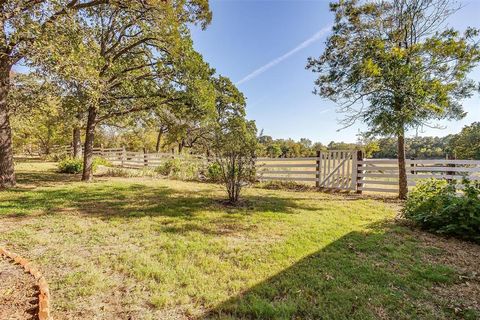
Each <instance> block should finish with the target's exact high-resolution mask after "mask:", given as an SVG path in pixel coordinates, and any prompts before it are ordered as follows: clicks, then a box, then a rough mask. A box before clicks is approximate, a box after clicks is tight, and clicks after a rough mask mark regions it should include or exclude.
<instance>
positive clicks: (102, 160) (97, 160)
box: [93, 157, 113, 170]
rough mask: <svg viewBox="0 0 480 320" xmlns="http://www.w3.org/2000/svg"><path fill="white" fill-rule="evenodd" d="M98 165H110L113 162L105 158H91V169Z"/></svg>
mask: <svg viewBox="0 0 480 320" xmlns="http://www.w3.org/2000/svg"><path fill="white" fill-rule="evenodd" d="M98 166H104V167H112V166H113V164H112V163H111V162H110V161H109V160H107V159H105V158H102V157H95V158H93V169H94V170H95V169H96V168H97V167H98Z"/></svg>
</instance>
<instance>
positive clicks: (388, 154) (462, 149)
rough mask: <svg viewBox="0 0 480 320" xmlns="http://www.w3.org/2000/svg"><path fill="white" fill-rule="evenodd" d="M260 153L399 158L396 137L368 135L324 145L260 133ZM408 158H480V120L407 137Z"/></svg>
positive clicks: (271, 155) (289, 155) (269, 154)
mask: <svg viewBox="0 0 480 320" xmlns="http://www.w3.org/2000/svg"><path fill="white" fill-rule="evenodd" d="M259 141H260V146H261V147H260V150H259V152H258V154H259V156H263V157H288V158H291V157H311V156H315V155H316V152H317V150H328V149H331V150H334V149H336V150H338V149H341V150H346V149H348V150H352V149H364V150H365V152H366V155H367V157H369V158H396V157H397V142H396V139H395V138H365V137H362V138H360V139H359V140H358V142H357V143H345V142H334V141H332V142H330V143H329V144H328V145H324V144H322V143H320V142H312V141H311V140H309V139H306V138H302V139H300V140H299V141H295V140H293V139H273V138H272V137H270V136H267V135H263V134H262V135H261V136H260V137H259ZM406 152H407V157H408V158H415V159H442V158H446V157H448V158H457V159H476V160H479V159H480V122H474V123H472V124H471V125H469V126H465V127H464V128H463V129H462V131H461V132H459V133H458V134H451V135H448V136H445V137H413V138H407V139H406Z"/></svg>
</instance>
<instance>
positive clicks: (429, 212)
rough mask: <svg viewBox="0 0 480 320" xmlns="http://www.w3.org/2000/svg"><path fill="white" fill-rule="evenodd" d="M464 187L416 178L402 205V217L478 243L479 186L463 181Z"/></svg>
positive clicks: (424, 226) (431, 228)
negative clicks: (460, 188) (461, 190)
mask: <svg viewBox="0 0 480 320" xmlns="http://www.w3.org/2000/svg"><path fill="white" fill-rule="evenodd" d="M463 185H464V187H465V188H464V190H463V192H462V193H457V192H456V190H455V186H454V185H452V184H449V183H448V182H447V181H445V180H436V179H431V180H425V181H420V182H419V183H418V184H417V186H416V187H415V188H414V189H413V190H412V191H411V192H410V194H409V196H408V199H407V201H406V204H405V209H404V214H405V217H406V218H408V219H410V220H412V221H414V222H416V223H418V224H419V225H420V226H421V227H422V228H424V229H426V230H429V231H431V232H436V233H441V234H445V235H452V236H455V237H459V238H462V239H466V240H472V241H475V242H477V243H480V198H479V195H480V186H479V185H478V183H477V184H473V183H471V182H469V181H464V182H463Z"/></svg>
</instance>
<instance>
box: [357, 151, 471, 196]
mask: <svg viewBox="0 0 480 320" xmlns="http://www.w3.org/2000/svg"><path fill="white" fill-rule="evenodd" d="M358 163H359V167H358V169H359V170H358V176H359V177H360V178H361V181H360V183H359V184H360V186H359V187H358V190H361V191H374V192H391V193H398V173H399V171H398V161H397V160H396V159H364V160H362V161H359V162H358ZM406 164H407V182H408V186H409V187H413V186H415V184H416V182H417V181H418V180H419V179H428V178H435V179H447V180H449V181H452V182H454V183H456V184H457V185H458V186H459V187H460V188H461V182H462V179H464V178H467V179H469V180H472V181H478V180H480V160H445V159H428V160H407V163H406Z"/></svg>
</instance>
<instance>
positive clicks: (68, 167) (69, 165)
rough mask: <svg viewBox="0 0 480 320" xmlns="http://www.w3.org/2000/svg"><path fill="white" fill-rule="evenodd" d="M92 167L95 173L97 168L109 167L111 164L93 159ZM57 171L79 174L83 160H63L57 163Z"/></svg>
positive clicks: (100, 159)
mask: <svg viewBox="0 0 480 320" xmlns="http://www.w3.org/2000/svg"><path fill="white" fill-rule="evenodd" d="M92 166H93V171H95V170H97V168H98V166H105V167H111V166H112V163H111V162H110V161H108V160H107V159H104V158H100V157H95V158H93V163H92ZM58 169H59V171H60V172H61V173H72V174H76V173H80V172H82V170H83V158H65V159H63V160H61V161H60V162H59V163H58Z"/></svg>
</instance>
